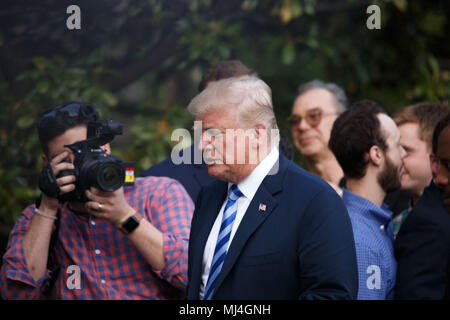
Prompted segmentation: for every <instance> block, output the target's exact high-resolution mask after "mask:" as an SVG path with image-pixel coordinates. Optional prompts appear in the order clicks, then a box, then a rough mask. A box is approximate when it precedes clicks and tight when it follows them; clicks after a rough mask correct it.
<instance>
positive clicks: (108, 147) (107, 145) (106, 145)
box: [101, 143, 111, 154]
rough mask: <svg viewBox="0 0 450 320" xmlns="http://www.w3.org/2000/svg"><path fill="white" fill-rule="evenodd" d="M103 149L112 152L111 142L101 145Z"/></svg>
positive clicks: (108, 152)
mask: <svg viewBox="0 0 450 320" xmlns="http://www.w3.org/2000/svg"><path fill="white" fill-rule="evenodd" d="M101 148H102V150H104V151H106V153H107V154H111V146H110V144H109V143H107V144H105V145H103V146H101Z"/></svg>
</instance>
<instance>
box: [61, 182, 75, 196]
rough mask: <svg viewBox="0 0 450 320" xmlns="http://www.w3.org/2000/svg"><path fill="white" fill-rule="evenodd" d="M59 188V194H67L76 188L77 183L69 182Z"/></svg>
mask: <svg viewBox="0 0 450 320" xmlns="http://www.w3.org/2000/svg"><path fill="white" fill-rule="evenodd" d="M59 190H60V191H59V194H60V195H62V194H65V193H68V192H71V191H73V190H75V185H74V184H67V185H65V186H59Z"/></svg>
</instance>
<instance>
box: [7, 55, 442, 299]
mask: <svg viewBox="0 0 450 320" xmlns="http://www.w3.org/2000/svg"><path fill="white" fill-rule="evenodd" d="M449 110H450V109H449V107H448V105H445V104H442V103H437V102H436V103H433V102H422V103H418V104H414V105H411V106H406V107H404V108H402V109H401V110H399V111H398V112H397V113H395V114H393V115H392V116H390V115H388V113H387V112H386V110H385V108H384V107H383V106H382V105H380V104H379V103H377V102H375V101H371V100H360V101H356V102H354V103H352V104H350V103H349V101H348V99H347V96H346V94H345V92H344V90H343V89H342V88H340V87H339V86H338V85H337V84H334V83H326V82H323V81H320V80H313V81H310V82H308V83H304V84H302V85H300V86H299V89H298V92H297V95H296V97H295V99H293V106H292V110H291V114H290V116H289V117H288V119H287V123H288V125H289V127H290V129H291V136H292V141H293V146H294V147H295V149H296V150H297V151H298V152H299V153H300V154H301V155H302V157H303V159H304V162H305V168H302V167H300V166H298V165H297V164H295V163H294V162H293V161H292V159H293V148H292V147H291V144H290V139H289V138H288V136H287V134H286V133H285V132H283V131H282V130H280V129H279V127H278V122H279V119H278V121H277V119H276V117H275V112H274V105H273V103H272V92H271V89H270V87H269V86H268V85H267V84H266V83H265V82H264V81H263V80H262V79H260V78H259V76H258V74H257V72H255V71H254V70H252V69H250V68H248V67H247V66H245V65H244V64H243V63H242V62H240V61H239V60H229V61H222V62H219V63H218V64H217V65H215V66H213V67H211V68H210V69H209V70H208V72H207V73H205V75H204V77H203V79H202V81H201V83H200V85H199V92H198V94H197V95H196V96H195V97H194V98H193V99H192V100H191V102H190V103H189V105H188V106H187V111H188V112H189V113H191V114H192V115H194V116H195V120H196V123H197V124H198V123H201V127H200V128H198V127H194V130H199V133H200V134H199V136H200V141H194V143H193V144H192V145H191V146H190V147H188V148H186V149H184V150H181V151H180V155H181V158H182V155H183V154H184V153H186V154H189V155H190V156H191V157H193V156H194V153H195V151H196V150H198V151H201V153H202V156H203V161H202V162H201V163H196V161H189V162H185V163H182V164H175V163H174V162H173V161H172V158H171V157H169V158H167V159H166V160H164V161H163V162H161V163H159V164H156V165H155V166H153V167H151V168H149V169H148V170H146V171H145V172H144V173H143V174H142V176H141V177H138V178H136V179H134V181H133V182H132V183H127V184H125V185H124V186H122V187H120V188H118V189H117V190H115V191H105V190H101V188H99V187H96V186H91V187H90V188H89V189H88V190H85V193H84V194H83V195H82V197H80V195H78V196H77V197H75V196H74V193H75V191H76V190H75V189H76V184H77V177H76V174H75V173H74V172H76V170H77V168H76V164H77V162H76V161H75V158H76V156H77V155H76V154H75V153H76V152H75V151H74V150H75V149H74V148H72V147H71V146H73V145H74V144H75V145H76V144H77V143H79V142H80V141H86V139H88V138H89V137H90V134H91V131H90V128H91V127H90V125H91V123H93V122H96V121H99V120H100V117H99V114H98V112H97V111H96V110H95V109H94V108H93V107H92V106H90V105H89V104H83V103H78V102H68V103H63V104H59V105H57V106H55V107H52V108H50V109H48V110H46V111H45V112H43V113H42V114H41V115H40V116H39V117H38V119H37V121H36V126H37V131H38V136H39V141H40V143H41V146H42V151H43V155H42V159H43V163H44V168H43V170H42V173H41V175H40V180H39V188H40V189H41V192H42V193H41V196H40V197H39V199H37V200H36V202H35V203H34V204H31V205H29V206H28V207H27V208H25V209H24V211H23V212H22V213H21V215H20V216H19V218H18V219H17V221H16V224H15V226H14V228H13V230H12V231H11V234H10V237H9V241H8V245H7V250H6V253H5V255H4V256H3V265H2V268H1V272H0V291H1V296H2V298H4V299H39V298H40V297H41V296H43V295H45V296H48V297H50V298H55V299H184V298H187V299H190V300H199V299H200V300H220V299H251V300H254V299H286V300H294V299H301V300H313V299H346V300H355V299H358V300H391V299H449V298H450V183H449V179H450V166H449V164H450V111H449ZM101 149H102V151H100V152H101V153H104V154H105V156H107V155H109V154H110V152H111V149H110V146H109V143H106V144H104V145H102V146H101ZM74 170H75V171H74ZM64 172H65V173H67V172H70V173H69V174H62V173H64Z"/></svg>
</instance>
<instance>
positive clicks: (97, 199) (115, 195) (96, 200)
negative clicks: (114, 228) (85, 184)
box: [85, 187, 135, 225]
mask: <svg viewBox="0 0 450 320" xmlns="http://www.w3.org/2000/svg"><path fill="white" fill-rule="evenodd" d="M86 196H87V197H88V198H89V199H90V200H92V201H89V202H86V204H85V207H86V210H87V211H88V213H89V214H92V215H93V216H96V217H98V218H102V219H105V220H107V221H110V222H112V223H114V224H115V225H118V224H119V223H120V222H122V221H124V220H125V219H126V218H128V217H130V216H132V215H133V214H134V213H135V210H134V209H133V208H132V207H131V206H130V205H129V204H128V202H127V201H126V200H125V196H124V194H123V187H122V188H120V189H117V190H116V191H114V192H104V191H101V190H99V189H97V188H95V187H91V189H90V190H86ZM99 204H100V205H101V210H99Z"/></svg>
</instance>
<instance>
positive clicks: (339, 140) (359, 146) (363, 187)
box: [329, 100, 406, 300]
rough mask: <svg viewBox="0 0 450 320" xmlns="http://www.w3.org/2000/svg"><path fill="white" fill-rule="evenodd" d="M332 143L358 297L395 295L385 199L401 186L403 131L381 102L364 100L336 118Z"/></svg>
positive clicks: (374, 298)
mask: <svg viewBox="0 0 450 320" xmlns="http://www.w3.org/2000/svg"><path fill="white" fill-rule="evenodd" d="M329 147H330V149H331V150H332V151H333V153H334V155H335V156H336V159H337V161H338V162H339V164H340V165H341V167H342V170H343V171H344V176H345V178H346V179H347V185H346V188H344V190H343V200H344V203H345V205H346V206H347V210H348V213H349V216H350V220H351V222H352V228H353V235H354V238H355V247H356V258H357V262H358V275H359V290H358V299H359V300H385V299H392V298H393V293H394V292H393V288H394V285H395V273H396V262H395V259H394V252H393V251H394V250H393V240H394V239H393V233H392V228H391V219H392V212H391V211H390V210H389V207H388V206H387V205H386V204H384V203H383V199H384V197H385V196H386V193H387V192H391V191H394V190H398V189H399V188H400V186H401V184H400V176H401V171H402V167H403V163H402V158H403V157H404V156H405V154H406V153H405V151H404V150H403V148H402V146H401V145H400V131H399V130H398V128H397V126H396V124H395V122H394V121H393V120H392V119H391V118H390V117H389V116H387V115H386V114H385V113H384V111H383V109H382V108H381V106H379V105H378V104H377V103H375V102H373V101H369V100H363V101H360V102H357V103H355V105H354V106H353V107H352V108H350V109H349V110H348V111H346V112H344V113H343V114H342V115H341V116H339V117H338V118H337V119H336V121H335V123H334V124H333V128H332V131H331V138H330V142H329Z"/></svg>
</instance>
